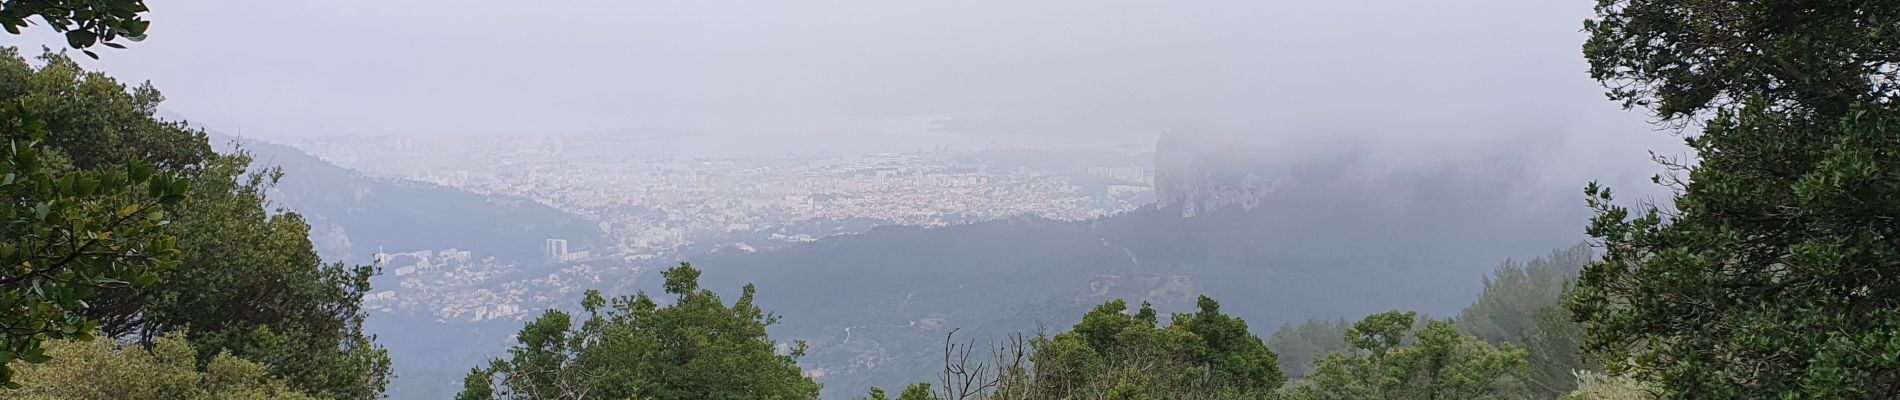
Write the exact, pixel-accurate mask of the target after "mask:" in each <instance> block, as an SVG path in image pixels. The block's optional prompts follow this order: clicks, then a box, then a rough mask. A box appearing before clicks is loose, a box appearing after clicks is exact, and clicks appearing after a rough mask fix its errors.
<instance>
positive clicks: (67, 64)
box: [0, 48, 389, 399]
mask: <svg viewBox="0 0 1900 400" xmlns="http://www.w3.org/2000/svg"><path fill="white" fill-rule="evenodd" d="M0 54H3V55H4V56H5V57H0V101H7V102H19V103H21V104H29V105H31V107H32V109H33V110H34V112H35V113H36V114H37V115H39V116H40V117H41V118H43V119H44V120H45V121H46V124H45V125H44V126H45V128H46V131H47V134H46V136H45V137H46V139H45V140H44V143H45V146H44V148H45V150H46V152H47V153H49V154H51V156H50V157H49V158H56V159H60V160H64V161H65V162H66V163H67V164H68V165H70V166H71V168H74V169H78V170H114V169H126V168H133V167H136V166H141V165H149V166H152V167H153V168H152V169H153V170H154V171H156V172H155V175H158V176H161V177H163V176H171V175H177V176H182V177H188V178H190V181H191V188H192V189H193V190H191V191H189V193H184V192H182V191H181V192H179V193H178V194H176V195H174V196H171V198H172V200H173V201H171V202H169V203H167V204H165V205H164V207H163V211H164V212H165V214H166V215H168V216H169V219H168V221H167V222H168V223H167V224H165V226H164V229H165V230H166V233H169V234H171V235H174V236H175V237H176V241H175V242H176V246H177V256H178V257H177V265H176V268H169V269H164V270H162V271H160V272H159V275H158V276H157V277H156V278H155V279H150V281H151V282H148V283H152V284H151V285H149V286H146V287H140V288H120V289H113V290H101V291H99V292H98V293H97V294H96V296H94V297H93V298H92V299H90V300H89V301H88V303H87V307H85V308H83V309H76V311H78V312H80V313H82V315H83V316H85V317H89V318H90V319H91V320H94V321H98V322H99V324H98V325H97V327H98V329H99V330H100V331H101V332H103V333H105V334H106V335H108V336H111V337H115V338H129V339H132V340H136V341H139V342H141V343H145V344H147V345H151V344H152V341H153V340H155V339H156V338H158V337H161V336H163V335H166V334H169V333H172V332H186V333H187V337H188V339H189V340H191V341H192V342H193V344H194V347H195V348H197V349H198V350H199V352H200V354H199V357H200V360H201V361H208V360H210V359H211V358H213V357H215V356H216V355H218V354H221V353H224V352H230V353H231V354H232V355H233V356H236V357H239V358H243V359H247V360H252V361H255V362H258V363H261V364H264V365H265V366H267V367H268V368H269V369H270V372H271V373H272V374H274V375H278V376H282V377H284V378H285V379H286V381H287V382H289V384H290V385H291V387H292V388H295V389H298V390H302V391H305V392H307V393H311V394H319V395H323V396H329V397H337V398H346V399H368V398H375V397H379V396H380V395H381V393H382V391H383V388H384V386H386V384H387V382H388V379H389V361H388V356H387V355H386V353H385V352H384V351H383V350H382V349H380V348H378V347H377V346H376V345H375V344H374V342H373V339H372V338H370V337H369V336H368V335H366V334H364V333H363V332H362V320H363V318H364V314H363V312H362V310H361V307H360V306H361V300H362V295H363V293H364V292H366V291H368V290H369V280H368V279H369V277H370V276H371V275H372V274H374V273H375V271H374V270H373V269H372V268H370V267H367V266H355V267H352V266H345V265H340V264H325V263H324V262H323V261H322V260H321V259H319V258H318V257H317V256H316V253H315V252H314V250H313V249H312V246H311V244H310V240H309V237H308V231H309V227H308V226H307V225H305V224H304V222H303V220H302V218H301V217H300V216H298V215H297V214H296V213H292V212H285V211H284V210H271V209H268V208H267V206H268V204H269V201H268V199H267V198H265V196H264V193H265V192H266V191H267V190H268V189H269V187H270V185H271V184H272V183H273V182H275V180H276V179H277V178H278V177H279V174H278V173H277V171H274V170H265V169H258V170H253V169H252V168H251V163H250V159H249V157H248V156H246V155H244V154H242V153H240V154H232V155H221V154H217V153H215V152H213V151H212V150H211V146H210V144H209V143H207V142H206V135H205V134H204V132H202V131H199V130H197V129H192V128H190V127H189V126H188V125H186V124H185V123H182V122H168V121H161V120H159V119H157V118H156V117H154V115H153V114H154V113H155V112H156V111H157V109H158V104H159V102H160V101H162V100H163V99H164V96H162V95H161V94H160V93H159V92H158V91H157V90H156V89H153V88H152V87H151V85H149V84H147V85H142V86H139V87H136V88H127V87H126V86H124V85H121V84H119V83H118V81H117V80H114V79H113V78H111V77H109V76H106V75H104V74H101V73H98V72H91V71H86V70H84V69H83V68H80V67H79V65H78V64H77V63H75V62H73V60H71V59H69V58H67V57H65V56H63V55H61V54H58V53H50V52H49V53H47V54H44V55H42V56H41V57H40V60H41V61H42V62H43V63H44V64H43V65H42V66H39V67H34V66H32V65H30V64H28V63H27V62H26V60H25V59H23V58H21V57H19V55H18V53H17V52H16V51H15V50H13V49H10V48H8V49H4V50H0ZM155 179H165V178H155ZM173 181H174V182H182V180H173ZM178 185H179V187H178V188H177V189H179V190H182V189H183V188H184V186H183V184H182V183H181V184H178ZM154 209H156V208H154ZM124 237H136V236H124ZM187 327H189V328H190V329H189V330H187V329H186V328H187ZM79 332H88V331H87V330H80V331H79Z"/></svg>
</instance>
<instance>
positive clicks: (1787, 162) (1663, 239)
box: [1567, 0, 1900, 399]
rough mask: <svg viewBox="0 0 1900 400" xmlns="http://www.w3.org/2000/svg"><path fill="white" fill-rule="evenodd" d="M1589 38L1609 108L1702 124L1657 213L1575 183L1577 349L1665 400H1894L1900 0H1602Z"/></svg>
mask: <svg viewBox="0 0 1900 400" xmlns="http://www.w3.org/2000/svg"><path fill="white" fill-rule="evenodd" d="M1586 30H1587V31H1588V32H1589V33H1590V35H1591V37H1590V40H1589V42H1587V43H1586V44H1585V46H1584V55H1585V56H1586V58H1588V59H1589V61H1590V63H1591V72H1592V75H1593V76H1594V77H1595V78H1597V79H1599V80H1601V81H1603V83H1604V84H1605V85H1606V86H1607V87H1608V88H1609V89H1610V90H1609V91H1610V94H1611V96H1612V97H1614V98H1618V99H1621V100H1624V101H1625V104H1626V105H1627V106H1629V107H1642V108H1646V109H1648V110H1650V111H1653V112H1655V113H1656V114H1657V116H1658V117H1660V118H1661V119H1662V122H1664V123H1669V124H1672V125H1674V126H1678V127H1684V128H1687V127H1699V128H1700V131H1699V132H1696V133H1693V134H1688V135H1684V138H1685V141H1686V142H1687V144H1688V145H1689V147H1690V148H1691V149H1693V150H1694V151H1695V153H1696V154H1697V155H1698V156H1699V159H1697V160H1695V161H1694V162H1665V166H1666V167H1667V168H1668V170H1669V171H1668V172H1667V173H1665V174H1663V175H1659V176H1658V177H1657V178H1656V181H1657V182H1659V183H1661V184H1664V185H1666V186H1668V187H1670V188H1671V189H1674V191H1675V193H1674V195H1673V198H1672V199H1671V200H1672V203H1671V204H1669V205H1667V206H1662V207H1657V206H1649V205H1641V206H1636V207H1634V208H1631V207H1625V206H1620V205H1616V204H1615V203H1614V202H1613V197H1612V196H1611V192H1610V190H1609V189H1608V188H1603V187H1600V186H1598V185H1595V184H1592V185H1590V186H1589V187H1588V188H1587V189H1586V194H1587V195H1588V196H1589V204H1590V205H1591V206H1592V207H1593V208H1594V209H1595V210H1596V212H1597V216H1596V217H1595V218H1594V219H1593V220H1592V221H1591V224H1590V227H1589V229H1588V232H1589V234H1590V235H1592V236H1594V237H1596V238H1598V239H1599V240H1601V241H1602V242H1603V247H1604V251H1605V253H1604V256H1603V260H1602V261H1601V262H1597V263H1594V264H1591V265H1590V266H1588V267H1587V268H1585V269H1584V271H1583V273H1582V275H1581V276H1580V277H1579V279H1578V281H1577V288H1576V290H1575V294H1574V296H1572V297H1571V298H1570V299H1569V301H1568V302H1567V306H1568V308H1569V309H1570V310H1571V311H1572V312H1573V313H1574V314H1575V318H1576V319H1577V320H1579V321H1581V322H1583V323H1584V324H1585V325H1584V328H1585V332H1586V333H1585V336H1586V337H1585V339H1586V340H1585V341H1584V345H1585V347H1586V348H1587V349H1589V350H1591V351H1592V352H1594V353H1596V354H1598V355H1600V356H1601V359H1602V360H1604V361H1605V362H1606V363H1607V365H1606V368H1607V369H1608V370H1609V371H1610V372H1611V373H1613V374H1617V375H1624V376H1632V377H1635V378H1637V379H1640V380H1644V381H1650V382H1654V383H1657V384H1659V385H1660V386H1661V387H1662V388H1663V389H1665V390H1666V392H1667V393H1668V394H1670V395H1671V396H1675V397H1678V398H1699V399H1739V398H1767V397H1780V398H1829V399H1843V398H1864V399H1891V398H1897V397H1900V385H1895V384H1894V383H1895V382H1900V379H1896V377H1900V223H1895V222H1894V221H1895V220H1896V218H1897V217H1900V108H1897V107H1896V103H1895V102H1894V100H1896V96H1900V51H1895V49H1900V1H1892V0H1873V1H1833V0H1779V1H1691V0H1659V1H1635V0H1600V1H1599V2H1598V6H1597V17H1596V18H1595V19H1593V20H1591V21H1588V22H1587V23H1586ZM1665 161H1667V160H1665Z"/></svg>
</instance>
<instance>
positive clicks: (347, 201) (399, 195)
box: [207, 130, 606, 263]
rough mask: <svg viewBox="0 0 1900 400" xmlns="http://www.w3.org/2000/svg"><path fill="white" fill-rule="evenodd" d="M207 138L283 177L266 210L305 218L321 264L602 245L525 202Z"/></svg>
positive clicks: (534, 253)
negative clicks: (555, 244) (378, 256)
mask: <svg viewBox="0 0 1900 400" xmlns="http://www.w3.org/2000/svg"><path fill="white" fill-rule="evenodd" d="M207 134H208V136H209V138H210V141H211V143H212V145H213V146H214V147H215V148H217V149H218V150H219V151H220V152H224V153H230V152H234V151H243V152H245V153H247V154H250V155H251V158H252V159H254V160H255V162H254V164H255V165H254V167H255V168H277V169H280V170H282V171H283V172H284V177H283V178H282V179H280V180H278V181H277V183H276V185H273V186H272V187H271V188H270V195H271V198H272V199H273V202H272V204H273V205H274V206H279V207H284V208H287V209H290V210H294V211H297V212H298V213H299V214H302V215H304V216H306V217H308V218H309V222H310V226H311V240H312V241H313V242H316V245H317V252H318V253H320V254H322V255H323V256H324V257H325V258H327V259H332V260H338V261H345V262H356V263H368V262H370V261H372V260H371V259H370V256H371V255H373V254H375V253H376V252H377V251H389V252H402V251H415V250H441V249H451V248H459V249H480V250H481V252H482V254H483V255H484V256H494V257H498V258H502V259H507V260H514V261H524V262H530V261H539V260H540V259H541V256H542V254H541V252H542V244H543V242H542V241H543V240H545V239H550V238H561V239H567V240H568V241H570V242H571V243H573V245H574V246H576V248H586V247H592V246H598V245H604V244H606V243H605V241H604V239H602V238H601V237H600V228H598V227H595V226H594V225H593V224H592V223H589V222H587V221H586V220H583V219H581V218H580V217H578V216H574V215H571V214H567V213H563V212H561V211H560V210H555V209H554V208H552V207H548V206H545V205H542V204H539V203H535V202H533V201H529V200H526V199H518V198H508V197H501V196H487V195H479V194H474V193H469V192H466V191H462V190H457V189H453V188H447V187H441V186H435V185H430V184H425V183H417V182H409V181H397V180H392V179H385V178H376V177H370V176H364V175H363V174H361V173H358V172H356V171H351V170H349V169H347V168H343V167H339V166H337V165H336V164H331V163H330V162H328V161H324V160H323V159H320V158H317V157H316V156H312V155H310V154H309V153H305V152H303V151H301V150H297V149H294V148H290V147H287V146H283V145H278V144H273V143H270V142H264V141H258V140H245V139H242V138H237V137H232V136H229V135H224V134H221V133H219V132H216V131H211V130H207Z"/></svg>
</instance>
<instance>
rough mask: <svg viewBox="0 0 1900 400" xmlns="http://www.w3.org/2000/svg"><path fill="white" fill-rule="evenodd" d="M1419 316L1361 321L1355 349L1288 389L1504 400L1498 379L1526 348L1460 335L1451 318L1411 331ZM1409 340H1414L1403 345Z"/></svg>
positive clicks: (1296, 395) (1300, 393)
mask: <svg viewBox="0 0 1900 400" xmlns="http://www.w3.org/2000/svg"><path fill="white" fill-rule="evenodd" d="M1416 319H1417V314H1416V313H1411V312H1403V313H1401V312H1397V311H1392V312H1384V313H1379V314H1373V315H1371V316H1367V317H1366V319H1364V320H1361V321H1359V322H1357V323H1354V324H1353V325H1352V328H1349V329H1347V332H1346V342H1347V343H1350V344H1351V345H1352V348H1353V349H1352V350H1351V351H1348V352H1341V353H1333V354H1331V355H1328V356H1326V358H1324V359H1321V360H1319V361H1318V362H1317V363H1316V366H1315V368H1314V370H1313V372H1312V373H1311V374H1309V375H1307V378H1306V380H1305V381H1304V382H1303V383H1302V384H1300V385H1298V386H1295V387H1292V388H1291V389H1290V390H1288V391H1287V392H1288V393H1287V395H1288V396H1287V397H1288V398H1291V399H1299V400H1321V399H1327V400H1331V399H1338V400H1346V399H1492V398H1503V396H1501V395H1500V393H1499V391H1498V390H1497V389H1498V381H1499V380H1501V379H1503V378H1505V377H1506V376H1507V374H1510V373H1511V372H1512V371H1513V370H1515V369H1516V368H1518V367H1519V366H1520V365H1521V364H1522V363H1523V357H1524V351H1523V350H1521V349H1517V348H1515V347H1512V346H1509V345H1506V346H1504V347H1503V348H1496V347H1492V346H1491V345H1490V344H1487V343H1485V342H1484V341H1482V340H1478V338H1476V337H1473V336H1471V335H1465V334H1461V333H1458V331H1457V330H1456V329H1454V328H1452V323H1451V322H1450V321H1430V322H1427V323H1426V324H1425V328H1424V329H1422V330H1419V331H1418V332H1417V333H1416V334H1409V335H1408V332H1409V331H1410V330H1411V328H1412V326H1413V324H1414V323H1415V322H1416ZM1408 336H1410V337H1409V338H1408ZM1408 340H1409V341H1410V342H1411V344H1409V345H1406V344H1404V343H1406V342H1407V341H1408Z"/></svg>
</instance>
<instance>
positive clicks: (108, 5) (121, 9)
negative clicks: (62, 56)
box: [0, 0, 151, 58]
mask: <svg viewBox="0 0 1900 400" xmlns="http://www.w3.org/2000/svg"><path fill="white" fill-rule="evenodd" d="M147 11H149V10H148V9H147V8H146V7H145V1H144V0H4V1H0V27H3V28H5V29H6V31H7V33H10V34H15V35H18V34H20V28H23V27H27V26H31V25H37V24H44V25H46V26H48V27H51V28H53V31H55V32H64V33H65V35H66V45H67V46H68V47H71V48H73V49H77V50H79V51H80V52H82V53H85V54H86V55H87V56H89V57H92V58H99V55H98V54H96V53H93V52H92V50H88V49H89V48H91V47H92V46H94V45H105V46H106V47H111V48H115V49H122V48H125V46H124V45H121V44H119V43H115V42H114V40H117V39H121V38H123V39H126V40H130V41H134V42H136V41H139V40H143V39H144V37H145V30H146V29H147V28H149V27H151V22H150V21H146V20H144V19H142V14H144V13H146V12H147Z"/></svg>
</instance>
